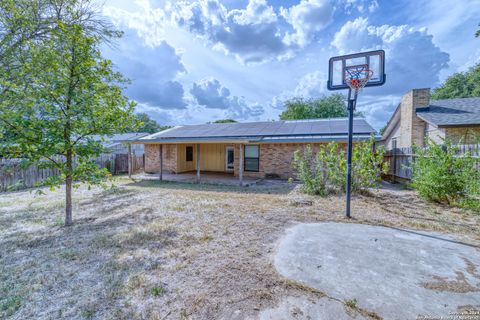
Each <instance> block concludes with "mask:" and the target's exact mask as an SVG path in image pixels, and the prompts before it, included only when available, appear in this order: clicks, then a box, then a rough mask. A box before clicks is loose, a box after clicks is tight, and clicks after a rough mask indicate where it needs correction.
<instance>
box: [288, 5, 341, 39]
mask: <svg viewBox="0 0 480 320" xmlns="http://www.w3.org/2000/svg"><path fill="white" fill-rule="evenodd" d="M333 11H334V8H333V6H332V5H331V4H330V2H329V1H328V0H302V1H301V2H300V3H299V4H298V5H295V6H292V7H290V8H288V9H286V8H283V7H282V8H281V9H280V12H281V15H282V16H283V17H284V18H285V20H286V21H287V22H288V23H290V24H291V25H292V26H293V29H295V33H293V34H288V35H287V36H286V40H287V43H295V44H298V45H299V46H301V47H303V46H305V45H307V44H308V43H310V42H311V41H312V39H314V37H315V36H316V35H317V34H318V33H319V32H320V31H321V30H323V29H325V27H326V26H328V25H329V24H330V23H331V22H332V19H333Z"/></svg>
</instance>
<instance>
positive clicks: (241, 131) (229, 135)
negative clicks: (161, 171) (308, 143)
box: [138, 118, 375, 142]
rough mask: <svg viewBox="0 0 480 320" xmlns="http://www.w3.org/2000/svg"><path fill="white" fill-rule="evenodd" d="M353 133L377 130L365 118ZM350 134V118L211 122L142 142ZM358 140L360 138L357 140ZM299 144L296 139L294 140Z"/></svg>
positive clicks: (359, 133) (326, 136)
mask: <svg viewBox="0 0 480 320" xmlns="http://www.w3.org/2000/svg"><path fill="white" fill-rule="evenodd" d="M353 131H354V134H355V135H357V136H359V135H361V136H366V137H367V138H368V137H369V136H370V134H372V133H375V130H374V129H373V128H372V127H371V126H370V125H369V124H368V123H367V122H366V121H365V119H362V118H356V119H354V122H353ZM347 132H348V119H347V118H332V119H312V120H293V121H264V122H245V123H212V124H200V125H187V126H180V127H175V128H172V129H168V130H165V131H161V132H158V133H155V134H152V135H150V136H147V137H144V138H141V139H139V140H138V141H139V142H140V141H143V142H157V141H165V142H166V141H168V142H171V141H188V140H196V141H198V140H202V141H204V140H210V141H212V140H213V141H215V140H218V141H220V140H222V139H224V140H226V139H228V140H255V141H263V140H265V141H266V140H272V139H274V138H275V137H276V138H277V139H275V141H278V142H280V141H283V140H292V139H299V138H305V139H309V140H312V141H314V140H315V139H322V141H324V140H325V139H327V140H335V139H334V138H335V137H337V138H339V137H342V139H343V138H344V137H345V135H346V133H347ZM357 138H358V137H357ZM295 141H297V140H295Z"/></svg>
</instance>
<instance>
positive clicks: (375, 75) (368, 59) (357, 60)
mask: <svg viewBox="0 0 480 320" xmlns="http://www.w3.org/2000/svg"><path fill="white" fill-rule="evenodd" d="M354 66H362V68H364V69H365V70H368V72H370V73H371V77H370V78H369V79H368V82H367V83H366V84H365V87H374V86H381V85H383V84H384V83H385V51H383V50H376V51H368V52H360V53H354V54H348V55H344V56H338V57H332V58H330V60H329V63H328V83H327V87H328V90H341V89H349V86H348V84H347V82H346V81H345V77H346V75H348V74H349V73H348V69H349V68H350V70H351V67H354Z"/></svg>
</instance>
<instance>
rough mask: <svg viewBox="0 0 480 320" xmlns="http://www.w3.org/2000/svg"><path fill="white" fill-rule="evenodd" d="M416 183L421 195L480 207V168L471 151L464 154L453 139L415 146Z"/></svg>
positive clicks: (429, 198)
mask: <svg viewBox="0 0 480 320" xmlns="http://www.w3.org/2000/svg"><path fill="white" fill-rule="evenodd" d="M415 154H416V157H415V161H414V162H413V164H412V170H413V177H412V186H413V187H414V188H415V189H416V190H417V191H418V193H419V194H420V196H421V197H423V198H425V199H427V200H429V201H434V202H440V203H446V204H449V205H457V206H462V207H469V208H473V209H480V198H479V196H480V171H478V170H477V169H476V167H475V166H476V162H477V161H478V160H477V159H475V158H474V157H472V155H471V154H470V153H465V154H460V153H459V148H458V147H456V146H455V145H453V144H452V142H451V141H449V140H445V141H444V142H443V144H442V145H440V144H437V143H435V142H433V141H429V142H428V145H427V147H426V148H415Z"/></svg>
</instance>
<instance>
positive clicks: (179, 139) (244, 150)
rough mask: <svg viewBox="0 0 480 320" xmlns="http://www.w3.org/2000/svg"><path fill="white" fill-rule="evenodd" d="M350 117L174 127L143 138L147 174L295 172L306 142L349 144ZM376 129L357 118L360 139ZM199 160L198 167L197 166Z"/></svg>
mask: <svg viewBox="0 0 480 320" xmlns="http://www.w3.org/2000/svg"><path fill="white" fill-rule="evenodd" d="M347 130H348V119H346V118H336V119H316V120H294V121H269V122H251V123H218V124H216V123H212V124H202V125H188V126H180V127H174V128H171V129H168V130H165V131H161V132H159V133H155V134H152V135H150V136H147V137H144V138H141V139H138V140H137V141H136V142H135V143H143V144H144V145H145V172H147V173H156V172H160V163H161V161H160V154H162V155H163V156H162V157H161V158H162V163H163V168H162V172H171V173H181V172H187V171H194V170H197V169H199V170H197V174H199V173H200V171H211V172H227V173H228V172H229V173H232V174H233V175H235V176H238V175H239V173H242V174H241V176H247V177H258V178H265V177H271V178H273V177H276V178H283V179H287V178H289V177H291V176H292V173H293V172H292V163H291V162H292V157H293V153H294V152H295V151H296V150H298V149H301V148H303V147H304V146H305V145H307V144H311V145H313V147H314V148H318V145H319V144H321V143H328V142H331V141H337V142H339V143H342V144H345V143H346V142H347V132H348V131H347ZM372 134H375V130H374V129H373V128H372V127H371V126H370V125H369V124H368V123H367V122H366V121H365V120H364V119H361V118H358V119H355V120H354V139H355V141H359V140H367V139H369V138H370V136H371V135H372ZM197 163H198V164H199V166H197Z"/></svg>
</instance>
